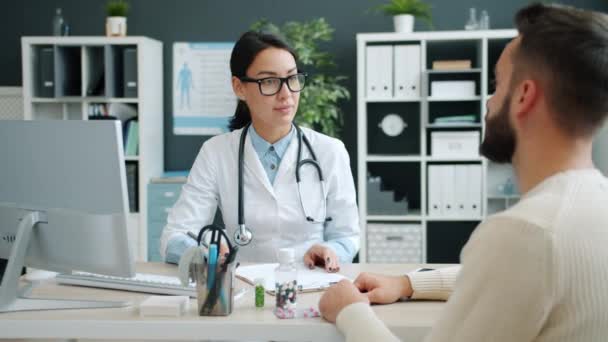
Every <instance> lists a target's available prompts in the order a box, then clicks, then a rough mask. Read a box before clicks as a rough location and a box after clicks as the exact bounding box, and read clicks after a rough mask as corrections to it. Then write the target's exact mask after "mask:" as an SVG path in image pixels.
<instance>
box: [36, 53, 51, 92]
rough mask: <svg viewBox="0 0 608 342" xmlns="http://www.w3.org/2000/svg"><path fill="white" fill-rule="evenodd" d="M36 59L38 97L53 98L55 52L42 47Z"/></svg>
mask: <svg viewBox="0 0 608 342" xmlns="http://www.w3.org/2000/svg"><path fill="white" fill-rule="evenodd" d="M39 54H40V55H39V58H38V95H37V96H38V97H55V50H54V49H53V48H52V47H43V48H41V49H40V51H39Z"/></svg>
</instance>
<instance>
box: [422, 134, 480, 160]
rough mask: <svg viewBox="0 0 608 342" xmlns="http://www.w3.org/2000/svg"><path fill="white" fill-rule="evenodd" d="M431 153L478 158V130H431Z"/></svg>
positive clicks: (452, 156) (448, 156)
mask: <svg viewBox="0 0 608 342" xmlns="http://www.w3.org/2000/svg"><path fill="white" fill-rule="evenodd" d="M431 155H432V156H433V157H440V158H478V157H479V131H465V132H432V133H431Z"/></svg>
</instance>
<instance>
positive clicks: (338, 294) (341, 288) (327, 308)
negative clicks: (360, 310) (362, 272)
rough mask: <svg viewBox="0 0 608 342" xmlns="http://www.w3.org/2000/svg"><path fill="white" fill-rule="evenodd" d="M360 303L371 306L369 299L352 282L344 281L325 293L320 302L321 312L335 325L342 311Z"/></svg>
mask: <svg viewBox="0 0 608 342" xmlns="http://www.w3.org/2000/svg"><path fill="white" fill-rule="evenodd" d="M359 302H361V303H366V304H369V300H368V299H367V297H366V296H365V295H364V294H362V293H361V292H359V290H358V289H357V288H356V287H355V285H353V283H351V282H350V280H346V279H343V280H341V281H340V282H339V283H337V284H336V285H334V286H332V287H330V288H329V289H327V291H325V293H324V294H323V296H322V297H321V300H319V311H321V315H323V317H324V318H325V319H326V320H328V321H330V322H332V323H335V322H336V317H338V314H339V313H340V311H342V309H344V308H345V307H347V306H349V305H350V304H353V303H359Z"/></svg>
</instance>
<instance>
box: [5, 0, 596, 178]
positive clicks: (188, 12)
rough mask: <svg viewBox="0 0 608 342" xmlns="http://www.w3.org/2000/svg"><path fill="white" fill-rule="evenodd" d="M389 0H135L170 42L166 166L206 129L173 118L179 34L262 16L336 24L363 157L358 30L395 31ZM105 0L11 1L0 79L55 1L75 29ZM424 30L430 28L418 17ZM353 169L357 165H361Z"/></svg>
mask: <svg viewBox="0 0 608 342" xmlns="http://www.w3.org/2000/svg"><path fill="white" fill-rule="evenodd" d="M383 2H384V1H382V0H299V1H294V0H175V1H168V0H164V1H163V0H132V1H131V5H132V10H131V14H130V15H129V18H128V34H129V35H142V36H149V37H152V38H155V39H158V40H160V41H162V42H163V43H164V60H165V66H164V78H165V87H164V88H165V91H164V95H165V169H167V170H182V169H189V168H190V166H191V164H192V162H193V160H194V157H195V156H196V153H197V152H198V149H199V147H200V145H201V143H202V142H203V141H204V139H205V138H204V137H190V136H175V135H173V134H172V121H171V88H170V80H171V72H172V61H171V51H172V43H173V42H176V41H234V40H236V39H237V38H238V36H239V34H240V33H242V32H243V31H245V30H247V28H248V27H249V25H250V24H251V23H253V22H254V21H256V20H257V19H259V18H263V17H265V18H268V19H270V20H271V21H272V22H275V23H279V24H280V23H283V22H285V21H289V20H298V21H304V20H309V19H311V18H315V17H321V16H322V17H325V18H326V19H327V21H328V22H329V23H330V24H331V25H332V26H333V27H334V28H335V29H336V32H335V35H334V41H333V42H332V43H331V44H328V45H327V50H329V51H330V52H332V53H333V54H334V55H335V56H336V60H337V63H338V68H337V72H338V73H340V74H343V75H347V76H348V77H349V80H348V82H347V86H348V88H349V89H350V91H351V94H352V98H353V100H351V101H350V102H346V103H343V104H342V108H343V110H344V113H345V127H344V133H343V134H342V135H343V140H344V142H345V144H346V147H347V149H348V150H349V152H350V154H351V162H352V165H353V166H354V165H356V164H355V161H356V117H357V115H356V102H355V101H354V99H356V95H357V94H356V91H355V90H356V47H355V34H356V33H357V32H386V31H392V30H393V27H392V20H391V18H389V17H384V16H382V15H380V14H373V13H368V9H369V8H371V7H373V6H375V5H377V4H380V3H383ZM105 3H106V1H105V0H55V1H50V0H22V1H5V4H4V6H3V8H4V15H3V18H2V20H0V41H2V49H1V50H2V52H1V53H0V55H1V56H2V57H0V58H1V59H0V61H1V63H0V68H1V69H0V85H2V86H17V85H20V84H21V62H20V61H21V52H20V51H21V48H20V37H21V36H33V35H36V36H40V35H49V34H50V33H51V21H52V18H53V15H54V8H55V7H61V8H63V10H64V18H65V19H66V21H67V22H68V23H69V25H70V28H71V34H72V35H103V33H104V20H105V13H104V5H105ZM429 3H431V4H432V6H433V17H434V24H435V29H436V30H454V29H461V28H462V27H463V25H464V22H465V21H466V18H467V16H468V14H467V13H468V8H469V7H477V8H478V9H481V8H485V9H488V11H489V13H490V18H491V26H492V28H511V27H512V17H513V14H514V13H515V11H516V10H517V9H518V8H520V7H522V6H524V5H525V4H527V3H528V1H524V0H512V1H498V0H494V1H481V0H477V1H472V0H461V1H453V0H433V1H429ZM563 3H565V4H570V5H574V6H578V7H583V8H589V9H595V10H602V11H606V10H608V2H606V1H604V0H578V1H577V0H571V1H564V2H563ZM416 29H417V30H421V29H425V27H424V25H417V28H416ZM353 170H356V168H355V167H353Z"/></svg>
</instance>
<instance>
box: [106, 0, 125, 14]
mask: <svg viewBox="0 0 608 342" xmlns="http://www.w3.org/2000/svg"><path fill="white" fill-rule="evenodd" d="M106 13H107V15H108V17H126V16H127V13H129V3H128V2H126V1H124V0H110V1H108V4H107V5H106Z"/></svg>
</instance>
